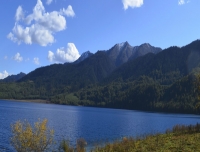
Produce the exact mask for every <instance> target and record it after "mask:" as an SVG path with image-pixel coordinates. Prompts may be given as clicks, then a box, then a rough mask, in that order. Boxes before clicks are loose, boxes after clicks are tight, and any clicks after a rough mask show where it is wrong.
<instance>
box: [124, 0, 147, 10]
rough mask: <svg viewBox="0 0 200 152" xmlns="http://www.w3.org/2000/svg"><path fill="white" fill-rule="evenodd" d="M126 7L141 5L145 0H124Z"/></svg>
mask: <svg viewBox="0 0 200 152" xmlns="http://www.w3.org/2000/svg"><path fill="white" fill-rule="evenodd" d="M122 3H123V5H124V9H125V10H127V9H128V7H132V8H134V7H141V6H142V5H143V0H122Z"/></svg>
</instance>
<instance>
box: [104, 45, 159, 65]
mask: <svg viewBox="0 0 200 152" xmlns="http://www.w3.org/2000/svg"><path fill="white" fill-rule="evenodd" d="M160 51H162V49H161V48H157V47H153V46H151V45H150V44H148V43H145V44H142V45H140V46H135V47H133V46H131V45H130V44H129V43H128V42H124V43H119V44H116V45H114V46H113V47H112V48H111V49H110V50H108V51H107V54H108V56H109V57H110V58H111V60H112V61H113V62H114V63H115V65H116V66H117V67H118V66H120V65H122V64H123V63H126V62H127V61H128V60H130V59H135V58H137V57H140V56H143V55H145V54H147V53H154V54H156V53H158V52H160Z"/></svg>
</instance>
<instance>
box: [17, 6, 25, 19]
mask: <svg viewBox="0 0 200 152" xmlns="http://www.w3.org/2000/svg"><path fill="white" fill-rule="evenodd" d="M23 18H24V12H23V9H22V7H21V6H18V8H17V11H16V14H15V20H16V21H20V20H21V19H23Z"/></svg>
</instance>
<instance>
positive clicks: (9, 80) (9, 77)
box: [0, 72, 26, 82]
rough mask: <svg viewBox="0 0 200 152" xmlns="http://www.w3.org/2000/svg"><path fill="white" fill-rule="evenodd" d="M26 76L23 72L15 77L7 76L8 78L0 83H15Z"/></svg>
mask: <svg viewBox="0 0 200 152" xmlns="http://www.w3.org/2000/svg"><path fill="white" fill-rule="evenodd" d="M25 75H26V74H25V73H23V72H20V73H19V74H17V75H9V76H8V77H6V78H4V79H2V80H0V82H16V81H18V80H20V79H21V78H22V77H24V76H25Z"/></svg>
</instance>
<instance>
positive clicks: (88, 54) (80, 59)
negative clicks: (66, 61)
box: [74, 51, 93, 64]
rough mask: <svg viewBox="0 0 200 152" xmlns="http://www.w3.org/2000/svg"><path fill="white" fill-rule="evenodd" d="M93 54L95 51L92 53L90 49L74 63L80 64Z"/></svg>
mask: <svg viewBox="0 0 200 152" xmlns="http://www.w3.org/2000/svg"><path fill="white" fill-rule="evenodd" d="M92 55H93V53H91V52H90V51H87V52H84V53H83V54H82V55H81V56H80V57H79V58H78V59H77V60H76V61H75V62H74V63H75V64H78V63H80V62H82V61H83V60H85V59H87V58H89V57H90V56H92Z"/></svg>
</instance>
